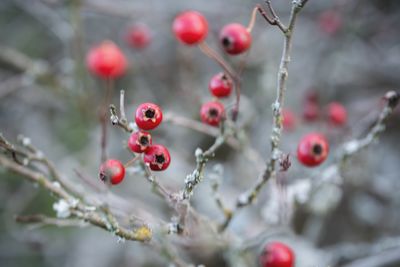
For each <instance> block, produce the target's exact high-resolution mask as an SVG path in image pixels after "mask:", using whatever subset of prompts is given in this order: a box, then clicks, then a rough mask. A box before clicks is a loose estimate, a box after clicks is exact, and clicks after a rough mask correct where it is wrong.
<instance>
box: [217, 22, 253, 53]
mask: <svg viewBox="0 0 400 267" xmlns="http://www.w3.org/2000/svg"><path fill="white" fill-rule="evenodd" d="M219 40H220V42H221V44H222V47H223V48H224V50H225V52H226V53H228V54H230V55H238V54H241V53H243V52H245V51H246V50H247V49H249V48H250V45H251V35H250V33H249V31H248V30H247V29H246V27H244V26H243V25H241V24H239V23H231V24H228V25H226V26H225V27H224V28H222V30H221V32H220V34H219Z"/></svg>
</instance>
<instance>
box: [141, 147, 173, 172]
mask: <svg viewBox="0 0 400 267" xmlns="http://www.w3.org/2000/svg"><path fill="white" fill-rule="evenodd" d="M143 160H144V162H146V163H148V164H149V167H150V169H151V170H153V171H163V170H165V169H166V168H168V166H169V164H170V163H171V156H170V155H169V151H168V149H167V148H166V147H165V146H163V145H152V146H151V147H150V148H149V149H148V150H147V151H146V153H145V154H144V157H143Z"/></svg>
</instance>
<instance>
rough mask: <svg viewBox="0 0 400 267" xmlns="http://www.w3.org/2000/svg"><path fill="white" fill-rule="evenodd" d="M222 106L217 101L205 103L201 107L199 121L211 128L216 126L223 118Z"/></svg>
mask: <svg viewBox="0 0 400 267" xmlns="http://www.w3.org/2000/svg"><path fill="white" fill-rule="evenodd" d="M224 113H225V108H224V105H223V104H222V103H220V102H218V101H210V102H206V103H204V104H203V105H202V106H201V109H200V117H201V120H202V121H203V122H204V123H206V124H208V125H211V126H218V125H219V123H220V122H221V120H222V118H223V117H224V115H225V114H224Z"/></svg>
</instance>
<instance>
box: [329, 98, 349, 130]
mask: <svg viewBox="0 0 400 267" xmlns="http://www.w3.org/2000/svg"><path fill="white" fill-rule="evenodd" d="M328 116H329V120H330V122H331V123H332V124H334V125H337V126H341V125H344V124H346V122H347V111H346V108H345V107H344V106H343V105H342V104H340V103H338V102H332V103H330V104H329V105H328Z"/></svg>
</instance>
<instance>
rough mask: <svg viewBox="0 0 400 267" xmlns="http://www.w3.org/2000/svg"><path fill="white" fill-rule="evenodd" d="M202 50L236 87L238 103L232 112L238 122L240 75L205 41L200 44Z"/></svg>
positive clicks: (233, 117)
mask: <svg viewBox="0 0 400 267" xmlns="http://www.w3.org/2000/svg"><path fill="white" fill-rule="evenodd" d="M199 48H200V50H201V51H202V52H203V53H204V54H205V55H206V56H208V57H209V58H211V59H213V60H215V61H216V62H217V63H218V65H220V66H221V68H222V69H223V70H224V72H225V73H226V74H227V75H228V76H229V78H231V80H232V81H233V84H234V86H235V94H236V101H235V106H234V108H233V110H232V120H233V121H236V120H237V115H238V113H239V103H240V75H239V74H238V73H236V71H235V70H233V69H232V67H231V66H230V65H229V64H228V63H227V62H226V61H225V60H224V59H223V58H222V57H221V56H220V55H219V54H218V53H217V52H216V51H214V50H213V49H212V48H211V47H210V46H209V45H208V44H207V43H206V42H205V41H204V42H202V43H200V44H199Z"/></svg>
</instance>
